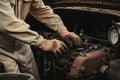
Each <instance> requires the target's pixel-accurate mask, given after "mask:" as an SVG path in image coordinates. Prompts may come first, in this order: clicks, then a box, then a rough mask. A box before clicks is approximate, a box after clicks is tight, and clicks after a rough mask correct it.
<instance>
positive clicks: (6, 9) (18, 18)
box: [0, 0, 64, 74]
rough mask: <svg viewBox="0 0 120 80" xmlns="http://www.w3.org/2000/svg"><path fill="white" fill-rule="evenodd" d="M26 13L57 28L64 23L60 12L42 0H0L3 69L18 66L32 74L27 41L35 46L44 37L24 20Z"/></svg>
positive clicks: (10, 70)
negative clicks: (57, 12) (58, 13)
mask: <svg viewBox="0 0 120 80" xmlns="http://www.w3.org/2000/svg"><path fill="white" fill-rule="evenodd" d="M28 13H30V14H31V15H32V16H34V17H35V18H36V19H37V20H39V21H40V22H42V23H43V24H45V25H46V26H48V27H50V28H51V29H53V30H56V31H58V32H59V31H60V28H61V27H64V24H63V22H62V21H61V19H60V18H59V16H58V15H55V14H54V13H53V11H52V9H51V8H50V7H49V6H45V5H44V3H43V1H42V0H0V62H3V63H4V65H5V70H6V72H11V73H19V72H20V70H21V72H24V73H33V74H34V71H35V70H33V68H34V66H33V64H32V63H34V58H33V53H32V51H31V48H30V45H33V46H38V45H39V44H40V43H41V42H42V41H44V38H43V37H42V36H41V35H39V34H38V33H37V32H35V31H32V30H30V26H29V24H27V23H25V22H24V21H23V20H24V19H25V17H26V16H27V14H28ZM29 44H30V45H29ZM18 64H19V65H18ZM34 69H35V68H34Z"/></svg>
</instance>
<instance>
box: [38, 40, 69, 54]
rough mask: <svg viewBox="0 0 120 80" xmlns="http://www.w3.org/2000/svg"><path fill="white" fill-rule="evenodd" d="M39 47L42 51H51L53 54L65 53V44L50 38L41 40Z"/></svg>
mask: <svg viewBox="0 0 120 80" xmlns="http://www.w3.org/2000/svg"><path fill="white" fill-rule="evenodd" d="M39 48H41V49H43V50H44V51H51V52H53V53H55V56H57V54H62V53H65V50H66V49H67V46H66V45H65V44H64V43H63V42H62V41H59V40H57V39H52V40H45V41H43V42H42V43H41V44H40V46H39Z"/></svg>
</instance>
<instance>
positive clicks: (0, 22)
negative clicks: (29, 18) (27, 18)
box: [0, 0, 44, 46]
mask: <svg viewBox="0 0 120 80" xmlns="http://www.w3.org/2000/svg"><path fill="white" fill-rule="evenodd" d="M0 33H3V34H6V35H9V36H11V37H13V38H15V39H18V40H20V41H23V42H25V43H28V44H30V45H34V46H38V45H39V44H40V43H41V42H42V41H44V38H43V37H42V36H41V35H39V34H38V33H37V32H34V31H32V30H30V26H29V25H28V24H27V23H25V22H24V21H23V20H21V19H18V18H17V17H16V16H15V14H14V11H13V9H12V8H11V5H10V3H9V1H8V0H0Z"/></svg>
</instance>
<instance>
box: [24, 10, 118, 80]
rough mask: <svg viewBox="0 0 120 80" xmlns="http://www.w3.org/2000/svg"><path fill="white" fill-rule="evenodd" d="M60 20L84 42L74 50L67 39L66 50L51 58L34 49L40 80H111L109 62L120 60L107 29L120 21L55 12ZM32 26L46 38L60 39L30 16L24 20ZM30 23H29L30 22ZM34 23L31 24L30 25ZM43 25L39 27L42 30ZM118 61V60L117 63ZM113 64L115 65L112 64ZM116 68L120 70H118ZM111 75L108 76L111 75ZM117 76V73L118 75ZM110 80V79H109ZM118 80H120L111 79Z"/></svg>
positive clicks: (92, 14) (90, 14) (106, 16)
mask: <svg viewBox="0 0 120 80" xmlns="http://www.w3.org/2000/svg"><path fill="white" fill-rule="evenodd" d="M54 11H55V13H56V14H58V15H59V16H60V17H61V19H62V20H63V22H64V24H65V26H66V27H67V28H68V30H69V31H72V32H75V33H76V34H77V35H79V36H80V38H81V39H82V41H83V44H82V46H80V47H75V46H74V45H73V44H72V42H71V41H70V40H68V41H67V42H66V44H67V46H68V50H66V52H65V53H64V54H62V55H58V56H57V57H56V56H54V55H53V54H52V53H51V52H44V51H42V50H39V49H36V48H33V52H34V53H37V54H35V58H36V62H37V64H38V69H39V72H40V76H41V79H42V80H111V78H109V74H110V73H112V72H110V71H111V70H113V69H114V68H113V67H112V68H111V65H110V64H111V61H116V60H119V58H120V51H119V46H117V47H116V46H113V45H111V43H110V42H109V40H108V34H109V29H110V28H111V27H112V26H113V24H115V23H117V22H120V18H119V17H118V16H115V15H110V14H102V13H97V12H88V11H80V10H72V9H71V10H70V9H68V10H66V9H56V10H54ZM26 21H27V22H28V23H29V24H31V26H40V29H36V27H31V29H33V30H37V32H38V33H39V34H41V35H43V36H44V37H45V38H46V39H54V38H55V39H59V40H61V41H63V40H62V39H61V37H60V36H59V34H58V33H56V32H55V31H52V30H50V29H49V28H47V27H43V26H44V25H43V24H40V23H39V22H38V21H36V20H35V19H34V18H33V17H32V16H29V19H27V20H26ZM31 21H32V22H31ZM32 23H34V25H33V24H32ZM41 26H42V27H41ZM118 62H119V61H118ZM113 63H114V62H113ZM117 68H119V67H117ZM113 74H114V73H112V74H110V75H113ZM117 75H118V76H119V74H117ZM112 78H113V77H112ZM113 80H119V79H117V78H116V79H115V78H114V79H113Z"/></svg>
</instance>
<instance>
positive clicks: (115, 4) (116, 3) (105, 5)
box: [46, 0, 120, 10]
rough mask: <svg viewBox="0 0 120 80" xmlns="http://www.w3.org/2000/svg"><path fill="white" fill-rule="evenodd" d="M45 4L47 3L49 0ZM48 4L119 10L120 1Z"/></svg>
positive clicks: (68, 0) (61, 0) (71, 0)
mask: <svg viewBox="0 0 120 80" xmlns="http://www.w3.org/2000/svg"><path fill="white" fill-rule="evenodd" d="M46 2H49V0H47V1H46ZM50 3H51V4H52V5H54V6H58V5H62V6H68V5H67V4H69V5H76V6H91V7H101V8H112V9H118V10H120V0H52V1H50Z"/></svg>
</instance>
